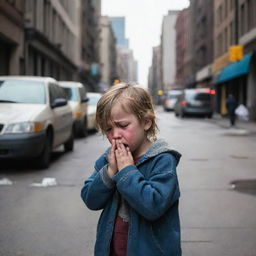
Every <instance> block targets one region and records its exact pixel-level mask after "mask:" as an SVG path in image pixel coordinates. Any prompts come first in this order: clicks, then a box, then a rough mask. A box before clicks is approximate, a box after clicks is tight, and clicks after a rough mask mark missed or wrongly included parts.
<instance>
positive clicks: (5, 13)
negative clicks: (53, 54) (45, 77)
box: [0, 0, 25, 75]
mask: <svg viewBox="0 0 256 256" xmlns="http://www.w3.org/2000/svg"><path fill="white" fill-rule="evenodd" d="M24 11H25V1H24V0H19V1H18V0H17V1H8V0H2V1H0V75H23V74H24V73H25V67H24V18H23V17H24Z"/></svg>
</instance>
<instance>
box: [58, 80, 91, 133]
mask: <svg viewBox="0 0 256 256" xmlns="http://www.w3.org/2000/svg"><path fill="white" fill-rule="evenodd" d="M58 83H59V85H60V86H61V87H62V88H63V89H64V90H65V92H66V94H67V99H68V101H69V104H70V106H71V109H72V113H73V119H74V131H75V134H76V135H77V136H80V137H85V136H86V135H87V133H88V124H87V109H88V104H87V102H88V101H89V98H87V96H86V90H85V87H84V86H83V84H82V83H79V82H73V81H59V82H58Z"/></svg>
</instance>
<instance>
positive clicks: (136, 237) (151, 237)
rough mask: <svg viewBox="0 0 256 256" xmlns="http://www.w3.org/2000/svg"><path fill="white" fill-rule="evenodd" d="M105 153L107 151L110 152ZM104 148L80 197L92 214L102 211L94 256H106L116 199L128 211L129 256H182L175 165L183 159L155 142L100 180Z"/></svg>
mask: <svg viewBox="0 0 256 256" xmlns="http://www.w3.org/2000/svg"><path fill="white" fill-rule="evenodd" d="M108 150H109V149H108ZM108 150H107V151H106V152H105V153H104V154H103V155H102V156H101V157H100V158H99V159H98V160H97V161H96V163H95V171H94V173H93V174H92V175H91V177H89V178H88V179H87V180H86V181H85V184H84V187H83V189H82V191H81V197H82V199H83V201H84V202H85V204H86V205H87V207H88V208H89V209H91V210H101V209H103V211H102V213H101V216H100V219H99V222H98V227H97V237H96V244H95V253H94V255H95V256H109V253H110V243H111V238H112V234H113V229H114V224H115V218H116V214H117V210H118V200H119V196H118V193H117V191H118V192H119V193H120V195H121V196H122V197H123V198H124V200H125V201H126V202H127V204H128V205H129V206H130V207H129V234H128V248H127V256H136V255H138V256H141V255H147V256H161V255H168V256H180V255H181V244H180V221H179V212H178V204H179V197H180V190H179V184H178V178H177V174H176V166H177V164H178V162H179V159H180V157H181V155H180V154H179V153H178V152H177V151H175V150H172V149H170V147H169V146H168V144H167V143H166V142H165V141H164V140H157V141H156V142H155V143H153V144H152V146H151V147H150V148H149V150H148V151H147V152H146V153H145V154H144V155H143V157H141V158H140V159H139V161H138V162H137V163H136V165H129V166H127V167H125V168H123V169H122V170H120V171H119V172H118V173H117V174H116V175H115V176H114V177H113V180H114V181H115V185H114V186H108V185H106V182H104V181H103V177H102V170H103V169H104V168H106V165H107V164H108V161H107V154H108Z"/></svg>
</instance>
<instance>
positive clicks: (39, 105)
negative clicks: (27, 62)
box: [0, 76, 74, 168]
mask: <svg viewBox="0 0 256 256" xmlns="http://www.w3.org/2000/svg"><path fill="white" fill-rule="evenodd" d="M62 144H63V145H64V148H65V151H72V150H73V146H74V140H73V119H72V112H71V107H70V106H69V105H68V102H67V99H66V95H65V92H64V90H63V89H62V88H61V87H60V86H59V85H58V83H57V81H56V80H55V79H53V78H50V77H27V76H0V159H12V158H34V159H36V163H37V165H38V166H39V167H41V168H47V167H48V166H49V163H50V154H51V151H52V150H53V149H54V148H56V147H58V146H60V145H62Z"/></svg>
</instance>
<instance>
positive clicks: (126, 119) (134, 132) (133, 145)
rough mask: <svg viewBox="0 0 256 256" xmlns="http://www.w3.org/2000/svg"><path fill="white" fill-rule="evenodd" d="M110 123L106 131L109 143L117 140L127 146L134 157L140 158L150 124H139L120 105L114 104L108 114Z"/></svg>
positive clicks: (135, 118)
mask: <svg viewBox="0 0 256 256" xmlns="http://www.w3.org/2000/svg"><path fill="white" fill-rule="evenodd" d="M110 119H111V121H112V122H111V123H109V127H108V129H107V131H106V136H107V138H108V140H109V142H110V143H112V140H119V141H120V142H121V143H123V144H124V145H125V146H128V147H129V148H130V150H131V152H132V154H133V155H134V156H140V154H141V153H143V152H142V151H143V150H144V147H145V145H147V143H148V139H147V135H146V130H148V129H149V128H150V126H151V122H139V120H138V118H137V117H136V116H135V115H134V114H133V113H130V112H128V111H126V110H124V109H123V107H122V105H121V104H120V103H116V104H115V105H114V106H113V108H112V110H111V114H110Z"/></svg>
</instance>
